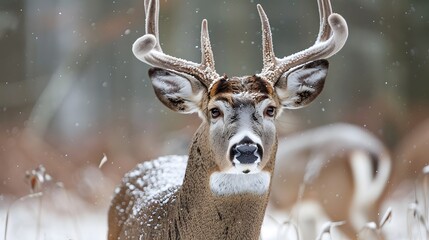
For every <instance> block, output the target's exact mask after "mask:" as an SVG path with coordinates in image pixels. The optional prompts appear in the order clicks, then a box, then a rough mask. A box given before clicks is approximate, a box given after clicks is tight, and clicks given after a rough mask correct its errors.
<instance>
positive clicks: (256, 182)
mask: <svg viewBox="0 0 429 240" xmlns="http://www.w3.org/2000/svg"><path fill="white" fill-rule="evenodd" d="M270 180H271V175H270V173H268V172H259V173H254V174H231V173H222V172H214V173H213V174H212V175H211V176H210V189H211V191H212V193H213V194H215V195H217V196H230V195H235V194H243V193H251V194H256V195H263V194H264V193H266V192H267V191H268V188H269V186H270Z"/></svg>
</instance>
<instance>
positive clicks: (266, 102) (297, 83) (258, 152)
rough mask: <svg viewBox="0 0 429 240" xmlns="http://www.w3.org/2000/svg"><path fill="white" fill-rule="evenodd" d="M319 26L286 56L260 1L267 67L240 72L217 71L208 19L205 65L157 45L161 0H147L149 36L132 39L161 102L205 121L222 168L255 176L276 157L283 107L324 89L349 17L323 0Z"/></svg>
mask: <svg viewBox="0 0 429 240" xmlns="http://www.w3.org/2000/svg"><path fill="white" fill-rule="evenodd" d="M318 4H319V13H320V30H319V34H318V37H317V40H316V42H315V44H314V45H313V46H311V47H309V48H308V49H305V50H303V51H300V52H298V53H295V54H292V55H290V56H287V57H284V58H277V57H276V56H275V54H274V50H273V43H272V36H271V30H270V24H269V21H268V18H267V16H266V14H265V12H264V10H263V9H262V7H261V5H257V9H258V12H259V16H260V19H261V23H262V46H263V53H262V54H263V69H262V71H261V72H260V73H259V74H256V75H251V76H242V77H227V76H226V75H223V76H221V75H219V74H218V73H217V72H216V70H215V61H214V58H213V52H212V49H211V45H210V39H209V31H208V26H207V20H205V19H204V20H203V21H202V27H201V54H202V56H201V58H202V60H201V63H194V62H190V61H187V60H183V59H180V58H176V57H172V56H170V55H167V54H165V53H163V51H162V49H161V46H160V44H159V34H158V15H159V2H158V1H152V0H146V1H145V9H146V35H144V36H142V37H140V38H139V39H137V40H136V41H135V43H134V44H133V47H132V50H133V53H134V55H135V56H136V57H137V58H138V59H139V60H141V61H143V62H145V63H147V64H149V65H151V66H153V67H154V68H151V69H150V70H149V76H150V79H151V81H152V85H153V88H154V90H155V93H156V96H157V97H158V98H159V100H160V101H161V102H162V103H163V104H164V105H165V106H167V107H168V108H170V109H171V110H173V111H176V112H179V113H194V112H197V113H198V115H199V116H200V117H201V119H202V120H203V124H204V125H207V127H206V128H205V129H206V131H207V132H206V136H207V144H208V146H210V150H211V152H212V153H213V154H212V155H213V156H214V159H213V160H214V162H215V166H216V167H215V168H216V171H217V172H220V173H237V174H251V173H259V172H261V171H263V170H264V167H265V166H266V164H267V162H268V161H269V159H270V158H272V156H273V155H275V148H274V146H275V145H276V140H277V139H276V127H275V120H276V118H277V117H278V116H279V115H280V113H281V112H282V108H288V109H296V108H301V107H304V106H306V105H308V104H309V103H310V102H312V101H313V100H314V99H315V98H316V97H317V96H318V95H319V94H320V92H321V91H322V89H323V86H324V82H325V78H326V76H327V72H328V65H329V64H328V61H327V60H325V59H326V58H328V57H330V56H332V55H334V54H335V53H337V52H338V51H339V50H340V49H341V48H342V47H343V45H344V44H345V41H346V39H347V35H348V29H347V24H346V21H345V20H344V19H343V17H341V16H340V15H338V14H335V13H332V9H331V5H330V1H329V0H319V1H318Z"/></svg>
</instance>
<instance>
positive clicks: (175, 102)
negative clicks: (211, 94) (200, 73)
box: [149, 68, 206, 113]
mask: <svg viewBox="0 0 429 240" xmlns="http://www.w3.org/2000/svg"><path fill="white" fill-rule="evenodd" d="M149 77H150V79H151V81H152V86H153V89H154V90H155V94H156V96H157V97H158V99H159V100H160V101H161V102H162V103H164V105H165V106H167V107H168V108H170V109H171V110H173V111H176V112H180V113H193V112H197V111H198V110H199V109H200V107H199V106H200V103H201V100H202V98H203V94H204V92H205V91H206V88H205V86H204V85H203V84H202V83H201V82H200V81H199V80H197V79H196V78H194V77H192V76H190V75H187V74H184V73H178V72H173V71H167V70H165V69H161V68H151V69H149Z"/></svg>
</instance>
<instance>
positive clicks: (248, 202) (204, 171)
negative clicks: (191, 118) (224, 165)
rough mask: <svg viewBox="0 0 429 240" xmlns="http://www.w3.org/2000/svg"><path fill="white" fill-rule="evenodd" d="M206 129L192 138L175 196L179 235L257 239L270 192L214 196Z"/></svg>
mask: <svg viewBox="0 0 429 240" xmlns="http://www.w3.org/2000/svg"><path fill="white" fill-rule="evenodd" d="M207 128H208V127H207V126H204V124H203V125H201V126H200V128H199V129H198V131H197V132H196V134H195V135H194V138H193V142H192V145H191V148H190V154H189V160H188V166H187V169H186V174H185V178H184V181H183V185H182V188H181V189H180V191H179V193H178V205H177V207H178V208H179V209H178V210H179V211H178V213H179V216H178V219H179V222H180V224H181V225H182V226H183V228H182V230H181V231H182V232H181V233H180V235H181V236H183V237H184V238H185V239H203V238H207V236H213V237H214V239H230V238H231V239H258V238H259V235H260V230H261V225H262V221H263V218H264V214H265V209H266V206H267V202H268V194H269V188H268V190H267V191H266V192H264V193H263V194H249V193H244V194H234V195H229V196H220V195H216V194H214V193H213V192H212V190H211V188H210V176H211V174H212V173H213V172H215V171H216V168H217V167H216V164H215V163H214V161H213V160H212V159H211V158H212V157H213V155H212V151H210V149H209V146H208V141H207V140H208V138H207V137H208V136H207V134H206V133H207V132H208V131H206V130H207ZM274 152H275V151H274ZM274 159H275V156H273V157H272V159H271V160H270V164H268V166H267V168H268V171H269V172H270V173H272V169H273V167H274ZM270 177H271V176H270ZM209 238H210V237H209Z"/></svg>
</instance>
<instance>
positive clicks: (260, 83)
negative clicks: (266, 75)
mask: <svg viewBox="0 0 429 240" xmlns="http://www.w3.org/2000/svg"><path fill="white" fill-rule="evenodd" d="M208 95H209V100H210V102H214V101H223V102H226V103H228V104H229V105H230V106H232V107H237V106H239V105H241V104H253V105H256V104H258V103H260V102H262V101H263V100H266V99H275V92H274V88H273V86H272V85H271V83H269V82H268V81H266V80H264V79H262V78H260V77H257V76H250V77H233V78H230V79H229V78H227V77H224V78H222V79H220V80H219V81H216V82H215V83H213V85H212V86H211V87H210V89H209V94H208Z"/></svg>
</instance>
